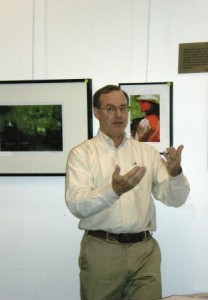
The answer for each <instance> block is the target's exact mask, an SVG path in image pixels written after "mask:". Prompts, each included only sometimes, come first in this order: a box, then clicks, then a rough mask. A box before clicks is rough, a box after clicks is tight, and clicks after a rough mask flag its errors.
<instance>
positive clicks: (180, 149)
mask: <svg viewBox="0 0 208 300" xmlns="http://www.w3.org/2000/svg"><path fill="white" fill-rule="evenodd" d="M183 148H184V145H180V146H179V147H178V149H177V153H178V154H179V155H181V153H182V151H183Z"/></svg>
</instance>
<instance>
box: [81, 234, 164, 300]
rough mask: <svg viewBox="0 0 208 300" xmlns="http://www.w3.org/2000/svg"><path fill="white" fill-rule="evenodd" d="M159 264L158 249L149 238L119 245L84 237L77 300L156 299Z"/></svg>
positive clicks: (159, 276) (153, 240) (159, 283)
mask: <svg viewBox="0 0 208 300" xmlns="http://www.w3.org/2000/svg"><path fill="white" fill-rule="evenodd" d="M160 262H161V256H160V249H159V246H158V244H157V242H156V240H155V239H154V238H152V237H149V238H147V239H146V240H144V241H142V242H138V243H134V244H120V243H119V242H117V241H106V240H104V239H100V238H96V237H92V236H89V235H84V236H83V239H82V242H81V251H80V257H79V267H80V285H81V287H80V290H81V291H80V293H81V299H82V300H124V299H125V300H155V299H160V298H162V297H161V275H160Z"/></svg>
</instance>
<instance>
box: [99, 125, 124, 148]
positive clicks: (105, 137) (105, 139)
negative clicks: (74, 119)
mask: <svg viewBox="0 0 208 300" xmlns="http://www.w3.org/2000/svg"><path fill="white" fill-rule="evenodd" d="M97 136H98V137H99V138H100V139H101V140H102V141H103V142H105V143H106V144H108V145H109V146H111V147H113V148H115V146H114V142H113V140H112V139H111V138H110V137H109V136H108V135H106V134H105V133H103V132H102V131H101V130H100V128H99V129H98V133H97ZM126 140H127V135H126V132H124V138H123V141H122V143H121V144H120V145H119V147H120V146H121V145H123V144H124V143H125V142H126Z"/></svg>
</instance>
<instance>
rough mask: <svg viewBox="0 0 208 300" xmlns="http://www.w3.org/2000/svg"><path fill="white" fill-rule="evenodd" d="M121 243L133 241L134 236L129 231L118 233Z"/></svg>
mask: <svg viewBox="0 0 208 300" xmlns="http://www.w3.org/2000/svg"><path fill="white" fill-rule="evenodd" d="M118 241H119V243H121V244H122V243H123V244H130V243H133V242H134V241H133V237H132V236H131V235H130V234H129V233H120V234H119V235H118Z"/></svg>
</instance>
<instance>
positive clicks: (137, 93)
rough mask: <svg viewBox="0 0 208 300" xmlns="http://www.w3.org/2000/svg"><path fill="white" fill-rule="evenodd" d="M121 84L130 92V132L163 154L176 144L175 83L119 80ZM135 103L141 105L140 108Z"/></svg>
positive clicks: (129, 133) (130, 134)
mask: <svg viewBox="0 0 208 300" xmlns="http://www.w3.org/2000/svg"><path fill="white" fill-rule="evenodd" d="M119 86H120V88H121V89H122V90H124V91H125V92H126V93H127V94H128V96H129V101H130V103H129V105H130V106H131V109H130V113H129V124H128V126H127V135H128V136H129V137H131V138H134V139H137V140H139V141H141V142H145V143H148V144H151V145H152V146H154V147H155V148H156V149H157V150H158V152H159V153H160V154H162V153H163V152H164V151H165V150H166V148H167V147H169V146H171V145H172V144H173V82H169V81H168V82H145V83H119ZM142 101H143V102H142ZM145 102H146V103H145ZM135 103H136V104H139V108H138V111H137V107H136V104H135ZM150 103H151V104H150ZM141 104H142V105H141ZM145 105H146V108H145ZM148 105H149V108H148ZM137 106H138V105H137ZM150 108H151V110H150ZM145 109H146V111H145ZM148 109H149V110H148ZM148 114H149V115H148ZM150 114H152V115H151V116H150ZM151 122H152V124H150V123H151ZM141 129H142V130H141ZM145 132H146V133H145ZM148 132H149V133H148Z"/></svg>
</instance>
